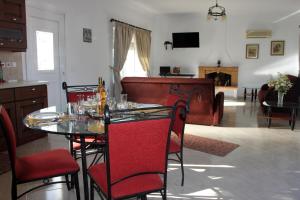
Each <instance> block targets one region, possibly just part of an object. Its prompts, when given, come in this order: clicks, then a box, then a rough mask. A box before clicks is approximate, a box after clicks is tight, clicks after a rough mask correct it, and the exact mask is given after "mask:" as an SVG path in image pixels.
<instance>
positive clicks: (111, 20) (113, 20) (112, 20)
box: [110, 19, 152, 32]
mask: <svg viewBox="0 0 300 200" xmlns="http://www.w3.org/2000/svg"><path fill="white" fill-rule="evenodd" d="M110 22H119V23H122V24H126V25H129V26H131V27H133V28H138V29H141V30H144V31H149V32H152V31H150V30H148V29H145V28H141V27H138V26H134V25H132V24H128V23H126V22H122V21H119V20H116V19H110Z"/></svg>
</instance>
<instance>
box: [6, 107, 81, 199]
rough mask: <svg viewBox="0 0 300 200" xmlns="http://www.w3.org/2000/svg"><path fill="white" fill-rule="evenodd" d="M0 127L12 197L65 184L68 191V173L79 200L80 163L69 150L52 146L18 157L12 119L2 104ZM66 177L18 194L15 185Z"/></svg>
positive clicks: (16, 197) (45, 182) (15, 197)
mask: <svg viewBox="0 0 300 200" xmlns="http://www.w3.org/2000/svg"><path fill="white" fill-rule="evenodd" d="M0 130H1V132H3V134H4V137H5V140H6V143H7V148H8V153H9V159H10V166H11V171H12V185H11V199H13V200H16V199H18V198H20V197H22V196H24V195H25V194H27V193H29V192H31V191H33V190H35V189H38V188H41V187H43V186H47V185H51V184H55V183H66V184H67V187H68V190H70V189H71V187H70V182H69V180H68V178H67V177H68V176H72V177H73V179H74V182H75V189H76V196H77V200H80V191H79V183H78V172H79V169H80V168H79V165H78V164H77V163H76V161H75V160H74V159H73V157H72V156H71V154H70V153H69V151H68V150H65V149H55V150H51V151H45V152H40V153H35V154H32V155H30V156H25V157H17V155H16V136H15V131H14V128H13V125H12V122H11V120H10V118H9V116H8V114H7V112H6V110H5V109H4V107H3V106H2V105H0ZM59 176H65V178H66V180H65V181H55V182H52V181H51V182H47V181H44V183H43V184H41V185H39V186H36V187H34V188H32V189H29V190H27V191H25V192H23V193H22V194H20V195H18V192H17V185H19V184H24V183H28V182H33V181H37V180H48V179H50V178H54V177H59Z"/></svg>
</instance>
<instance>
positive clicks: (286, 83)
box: [268, 72, 293, 104]
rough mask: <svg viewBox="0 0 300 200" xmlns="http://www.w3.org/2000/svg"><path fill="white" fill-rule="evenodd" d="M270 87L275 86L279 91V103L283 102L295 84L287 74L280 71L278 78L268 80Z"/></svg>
mask: <svg viewBox="0 0 300 200" xmlns="http://www.w3.org/2000/svg"><path fill="white" fill-rule="evenodd" d="M268 86H269V87H273V88H274V89H275V90H276V91H277V92H278V101H277V102H278V104H282V103H283V97H284V95H285V94H286V93H287V92H288V91H289V89H290V88H291V87H292V86H293V84H292V83H291V81H290V80H289V78H288V77H287V75H284V74H281V73H279V72H278V78H277V79H274V80H270V81H269V82H268Z"/></svg>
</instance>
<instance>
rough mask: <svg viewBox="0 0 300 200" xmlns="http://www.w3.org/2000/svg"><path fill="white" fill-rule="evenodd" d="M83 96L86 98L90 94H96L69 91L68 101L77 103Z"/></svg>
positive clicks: (92, 93)
mask: <svg viewBox="0 0 300 200" xmlns="http://www.w3.org/2000/svg"><path fill="white" fill-rule="evenodd" d="M80 95H81V96H83V97H84V100H86V99H87V97H88V96H92V95H95V93H94V92H83V91H82V92H68V93H67V96H68V98H67V99H68V103H69V102H70V103H76V102H77V101H78V99H79V96H80Z"/></svg>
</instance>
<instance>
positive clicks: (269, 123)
mask: <svg viewBox="0 0 300 200" xmlns="http://www.w3.org/2000/svg"><path fill="white" fill-rule="evenodd" d="M271 117H272V110H271V107H268V128H270V127H271V122H272V119H271Z"/></svg>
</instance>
